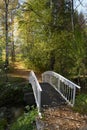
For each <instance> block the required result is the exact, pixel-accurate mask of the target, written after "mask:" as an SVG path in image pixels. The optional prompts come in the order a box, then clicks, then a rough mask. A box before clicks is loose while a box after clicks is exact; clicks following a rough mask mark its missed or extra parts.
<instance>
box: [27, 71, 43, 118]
mask: <svg viewBox="0 0 87 130" xmlns="http://www.w3.org/2000/svg"><path fill="white" fill-rule="evenodd" d="M29 83H31V85H32V89H33V93H34V97H35V101H36V105H37V108H38V112H39V116H41V92H42V89H41V87H40V84H39V82H38V80H37V78H36V76H35V74H34V72H33V71H31V72H30V74H29Z"/></svg>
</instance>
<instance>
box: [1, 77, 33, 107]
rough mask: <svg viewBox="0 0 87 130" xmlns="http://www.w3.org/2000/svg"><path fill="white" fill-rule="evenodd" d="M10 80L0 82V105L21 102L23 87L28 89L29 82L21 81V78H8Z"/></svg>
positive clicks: (29, 87)
mask: <svg viewBox="0 0 87 130" xmlns="http://www.w3.org/2000/svg"><path fill="white" fill-rule="evenodd" d="M10 80H11V82H6V84H5V83H3V82H1V83H0V93H1V94H0V106H3V105H15V104H23V102H24V101H23V97H24V92H23V91H24V89H26V90H30V89H31V86H30V84H26V83H23V84H22V83H21V82H23V79H22V78H14V79H12V78H11V79H10Z"/></svg>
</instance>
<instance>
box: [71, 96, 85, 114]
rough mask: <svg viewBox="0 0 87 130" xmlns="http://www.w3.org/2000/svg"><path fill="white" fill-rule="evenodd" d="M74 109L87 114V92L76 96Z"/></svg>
mask: <svg viewBox="0 0 87 130" xmlns="http://www.w3.org/2000/svg"><path fill="white" fill-rule="evenodd" d="M74 110H75V111H78V112H80V113H82V114H87V94H80V95H78V96H77V97H76V103H75V107H74Z"/></svg>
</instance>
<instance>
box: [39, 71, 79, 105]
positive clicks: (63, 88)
mask: <svg viewBox="0 0 87 130" xmlns="http://www.w3.org/2000/svg"><path fill="white" fill-rule="evenodd" d="M42 82H46V83H49V84H51V85H52V86H53V87H54V88H55V89H56V90H57V91H58V92H59V93H60V94H61V96H62V97H63V98H64V99H65V100H66V102H67V103H68V104H69V105H71V106H74V104H75V94H76V88H78V89H80V86H78V85H76V84H75V83H73V82H71V81H70V80H68V79H66V78H64V77H63V76H61V75H59V74H57V73H55V72H53V71H46V72H44V73H43V74H42Z"/></svg>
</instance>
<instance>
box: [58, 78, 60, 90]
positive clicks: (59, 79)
mask: <svg viewBox="0 0 87 130" xmlns="http://www.w3.org/2000/svg"><path fill="white" fill-rule="evenodd" d="M58 90H59V91H60V79H59V78H58Z"/></svg>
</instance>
